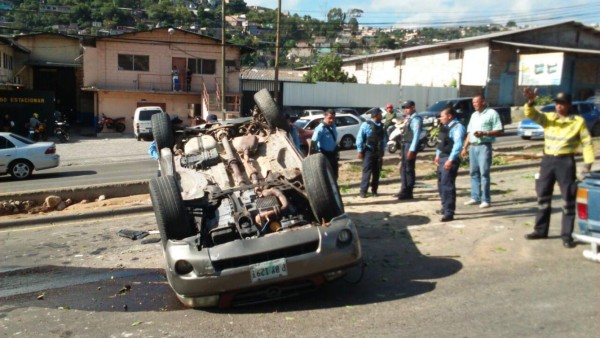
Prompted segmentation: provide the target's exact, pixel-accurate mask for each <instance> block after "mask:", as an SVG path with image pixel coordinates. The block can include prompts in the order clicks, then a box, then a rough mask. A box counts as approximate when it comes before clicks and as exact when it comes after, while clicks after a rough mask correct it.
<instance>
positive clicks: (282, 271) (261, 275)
mask: <svg viewBox="0 0 600 338" xmlns="http://www.w3.org/2000/svg"><path fill="white" fill-rule="evenodd" d="M287 274H288V272H287V264H286V261H285V258H280V259H276V260H272V261H268V262H263V263H258V264H254V265H251V266H250V278H251V279H252V283H256V282H260V281H264V280H269V279H273V278H278V277H284V276H287Z"/></svg>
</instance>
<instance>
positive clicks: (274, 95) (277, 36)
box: [273, 0, 281, 106]
mask: <svg viewBox="0 0 600 338" xmlns="http://www.w3.org/2000/svg"><path fill="white" fill-rule="evenodd" d="M280 20H281V0H277V30H276V32H277V33H276V35H275V77H274V79H273V81H274V82H275V89H274V93H273V97H274V99H275V102H276V103H277V105H278V106H281V104H280V102H278V101H279V37H280V35H281V31H280V28H279V27H280V26H281V24H280V22H281V21H280Z"/></svg>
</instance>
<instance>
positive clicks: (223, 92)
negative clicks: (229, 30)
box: [221, 0, 227, 121]
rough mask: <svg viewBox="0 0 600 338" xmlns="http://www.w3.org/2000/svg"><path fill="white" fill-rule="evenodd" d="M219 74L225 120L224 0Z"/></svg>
mask: <svg viewBox="0 0 600 338" xmlns="http://www.w3.org/2000/svg"><path fill="white" fill-rule="evenodd" d="M221 74H223V78H222V80H221V82H222V83H221V112H222V117H221V120H222V121H224V120H225V112H226V111H227V109H226V107H225V89H226V88H227V80H226V79H227V74H225V0H221Z"/></svg>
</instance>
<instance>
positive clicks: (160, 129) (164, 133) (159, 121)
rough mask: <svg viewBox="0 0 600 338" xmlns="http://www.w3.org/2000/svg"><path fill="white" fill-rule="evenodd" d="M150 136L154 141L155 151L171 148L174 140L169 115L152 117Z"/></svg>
mask: <svg viewBox="0 0 600 338" xmlns="http://www.w3.org/2000/svg"><path fill="white" fill-rule="evenodd" d="M152 136H153V137H154V140H156V149H158V150H159V151H160V149H162V148H169V149H172V148H173V145H174V144H175V138H174V136H173V129H172V128H171V120H170V119H169V114H166V113H165V114H163V113H161V114H154V115H152Z"/></svg>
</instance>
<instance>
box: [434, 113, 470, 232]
mask: <svg viewBox="0 0 600 338" xmlns="http://www.w3.org/2000/svg"><path fill="white" fill-rule="evenodd" d="M440 122H441V123H442V125H441V127H440V133H439V136H438V146H437V150H436V152H435V159H434V163H435V165H436V166H437V167H438V191H439V193H440V199H441V200H442V209H441V210H440V211H441V212H440V213H441V214H442V215H443V216H442V218H441V219H440V221H441V222H449V221H452V220H453V219H454V211H455V210H456V175H457V173H458V167H459V165H460V150H461V148H462V144H463V142H464V141H465V135H466V130H465V127H464V126H463V125H462V124H461V123H460V122H459V121H458V119H457V118H456V111H454V109H452V108H446V109H444V110H442V112H441V115H440Z"/></svg>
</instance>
